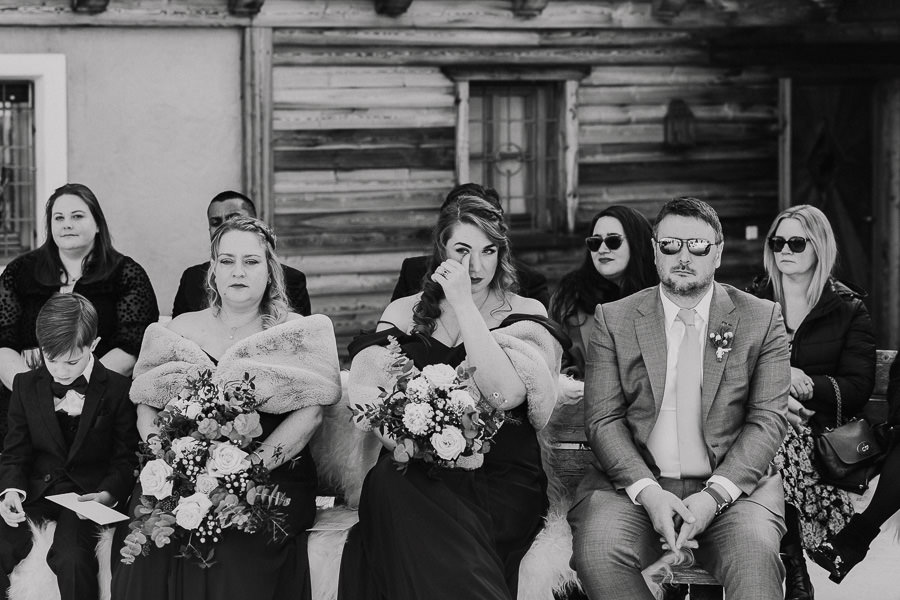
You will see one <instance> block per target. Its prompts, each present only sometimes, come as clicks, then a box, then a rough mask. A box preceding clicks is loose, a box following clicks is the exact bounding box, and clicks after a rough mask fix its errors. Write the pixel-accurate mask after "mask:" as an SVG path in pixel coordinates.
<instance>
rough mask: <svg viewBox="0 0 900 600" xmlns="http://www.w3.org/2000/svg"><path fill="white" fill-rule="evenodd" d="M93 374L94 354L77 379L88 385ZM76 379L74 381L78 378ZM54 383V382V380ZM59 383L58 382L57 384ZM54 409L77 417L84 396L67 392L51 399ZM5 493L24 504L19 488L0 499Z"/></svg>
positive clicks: (73, 391) (9, 489)
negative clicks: (12, 495) (13, 494)
mask: <svg viewBox="0 0 900 600" xmlns="http://www.w3.org/2000/svg"><path fill="white" fill-rule="evenodd" d="M93 372H94V354H93V353H91V358H90V359H89V360H88V363H87V365H85V367H84V371H83V372H82V373H81V375H79V376H78V377H81V376H82V375H83V376H84V379H85V380H86V381H87V382H88V383H90V381H91V373H93ZM78 377H76V379H77V378H78ZM54 381H56V380H54ZM57 383H59V382H57ZM53 406H54V409H55V410H57V411H59V410H62V411H64V412H65V413H66V414H68V415H69V416H70V417H77V416H79V415H80V414H81V409H82V408H84V394H79V393H78V392H76V391H75V390H69V391H67V392H66V395H65V396H64V397H63V398H54V399H53ZM6 492H18V494H19V499H20V500H21V501H22V502H25V497H26V495H27V494H26V493H25V491H24V490H20V489H19V488H6V489H5V490H3V492H2V493H0V499H2V498H4V497H6Z"/></svg>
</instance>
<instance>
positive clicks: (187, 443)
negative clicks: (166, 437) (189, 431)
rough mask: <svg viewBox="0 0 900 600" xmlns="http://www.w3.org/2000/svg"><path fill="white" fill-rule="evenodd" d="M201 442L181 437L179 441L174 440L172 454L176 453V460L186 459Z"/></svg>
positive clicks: (188, 437)
mask: <svg viewBox="0 0 900 600" xmlns="http://www.w3.org/2000/svg"><path fill="white" fill-rule="evenodd" d="M198 444H199V442H198V441H197V440H196V439H194V438H192V437H190V436H185V437H180V438H178V439H174V440H172V452H174V453H175V457H176V458H184V457H185V456H186V455H187V454H189V453H190V452H192V451H193V450H194V449H195V448H196V447H197V445H198Z"/></svg>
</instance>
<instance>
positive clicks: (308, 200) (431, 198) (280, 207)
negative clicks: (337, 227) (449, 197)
mask: <svg viewBox="0 0 900 600" xmlns="http://www.w3.org/2000/svg"><path fill="white" fill-rule="evenodd" d="M443 201H444V193H443V192H442V191H436V190H435V191H428V190H426V191H413V190H404V191H396V190H389V191H380V192H337V193H327V192H323V193H314V194H289V195H286V194H280V195H277V196H276V197H275V214H278V215H303V214H311V213H312V214H315V213H323V212H327V213H346V212H360V211H396V210H434V211H437V210H438V207H440V205H441V203H442V202H443Z"/></svg>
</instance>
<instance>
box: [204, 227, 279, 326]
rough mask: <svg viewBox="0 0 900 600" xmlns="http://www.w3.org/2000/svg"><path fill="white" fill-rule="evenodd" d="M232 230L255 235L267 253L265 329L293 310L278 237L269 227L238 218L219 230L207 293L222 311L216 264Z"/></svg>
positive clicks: (211, 251)
mask: <svg viewBox="0 0 900 600" xmlns="http://www.w3.org/2000/svg"><path fill="white" fill-rule="evenodd" d="M231 231H245V232H247V233H252V234H253V235H255V236H256V237H257V238H258V239H259V241H260V242H261V243H262V246H263V248H265V253H266V267H267V269H268V272H269V281H268V283H267V284H266V290H265V292H263V297H262V299H261V300H260V302H259V312H260V313H261V314H262V324H263V329H268V328H269V327H272V326H273V325H278V324H279V323H281V322H283V321H284V319H285V318H286V317H287V315H288V313H289V312H290V310H291V305H290V301H289V300H288V297H287V292H285V286H284V270H282V268H281V263H279V262H278V256H276V254H275V234H274V233H272V230H271V229H270V228H269V226H268V225H266V224H265V223H263V222H262V221H260V220H259V219H254V218H252V217H234V218H233V219H228V220H227V221H225V222H224V223H222V225H220V226H219V228H218V229H216V232H215V234H213V237H212V241H211V242H210V246H209V254H210V265H209V269H208V270H207V271H206V292H207V295H208V297H209V306H210V307H211V308H212V309H213V312H214V313H215V314H218V313H219V311H220V310H222V296H221V295H220V294H219V289H218V287H216V261H217V260H218V257H219V246H220V244H221V243H222V237H223V236H225V234H227V233H229V232H231Z"/></svg>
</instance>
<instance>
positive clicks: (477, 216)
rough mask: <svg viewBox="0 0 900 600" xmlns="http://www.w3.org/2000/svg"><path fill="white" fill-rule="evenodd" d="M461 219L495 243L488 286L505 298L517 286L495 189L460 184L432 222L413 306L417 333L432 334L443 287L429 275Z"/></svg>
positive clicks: (441, 259)
mask: <svg viewBox="0 0 900 600" xmlns="http://www.w3.org/2000/svg"><path fill="white" fill-rule="evenodd" d="M461 223H465V224H468V225H472V226H474V227H477V228H478V229H479V230H480V231H481V232H482V233H484V234H485V236H487V238H488V239H489V240H490V241H491V243H492V244H494V245H495V246H497V270H496V271H495V272H494V278H493V279H492V280H491V283H490V284H489V287H490V289H491V290H493V291H495V292H498V293H499V294H500V296H501V297H504V298H505V295H506V293H507V292H511V291H515V289H516V285H517V281H516V271H515V268H514V267H513V265H512V258H511V256H510V247H509V237H508V235H507V231H508V229H507V226H506V222H505V221H504V220H503V211H502V210H501V209H500V204H499V200H498V198H497V192H495V191H494V190H492V189H490V188H483V187H481V186H479V185H477V184H471V183H466V184H462V185H459V186H457V187H455V188H453V189H452V190H450V193H449V194H447V199H446V200H445V201H444V204H443V205H442V206H441V211H440V213H439V214H438V220H437V224H436V225H435V226H434V230H433V233H432V252H431V260H430V262H429V268H428V271H427V273H426V276H425V281H424V285H423V286H422V297H421V299H420V300H419V302H417V303H416V306H415V308H414V309H413V322H414V323H415V325H414V326H413V331H414V332H416V333H421V334H423V335H431V334H432V333H434V330H435V328H436V327H437V319H438V318H439V317H440V316H441V308H440V302H441V300H442V299H443V298H444V290H443V288H442V287H441V286H440V284H438V283H437V282H435V281H432V280H431V277H430V275H431V273H432V272H433V271H434V269H435V268H436V267H437V265H439V264H440V263H441V262H442V261H444V260H445V259H446V258H447V242H448V240H449V239H450V237H451V236H452V235H453V231H454V229H455V227H456V226H457V225H459V224H461Z"/></svg>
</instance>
